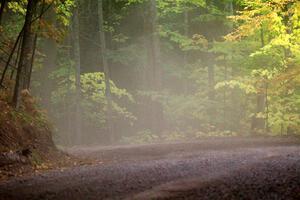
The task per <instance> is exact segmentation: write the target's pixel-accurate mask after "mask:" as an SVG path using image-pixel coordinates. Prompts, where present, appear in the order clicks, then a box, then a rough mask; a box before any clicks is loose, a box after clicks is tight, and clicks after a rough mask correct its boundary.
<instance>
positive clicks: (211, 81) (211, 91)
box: [207, 53, 216, 126]
mask: <svg viewBox="0 0 300 200" xmlns="http://www.w3.org/2000/svg"><path fill="white" fill-rule="evenodd" d="M207 68H208V69H207V72H208V100H209V104H210V105H209V107H208V109H209V110H208V114H209V123H210V124H211V125H213V126H215V125H216V124H215V106H214V102H215V88H214V87H215V66H214V63H213V55H211V53H209V54H208V58H207Z"/></svg>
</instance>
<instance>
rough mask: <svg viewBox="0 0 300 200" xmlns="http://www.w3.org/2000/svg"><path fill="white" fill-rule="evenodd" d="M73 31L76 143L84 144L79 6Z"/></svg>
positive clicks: (74, 19) (74, 17)
mask: <svg viewBox="0 0 300 200" xmlns="http://www.w3.org/2000/svg"><path fill="white" fill-rule="evenodd" d="M72 25H73V30H72V34H73V35H72V40H73V45H74V46H73V48H74V49H73V51H74V58H73V59H74V63H75V69H76V75H75V88H76V96H75V103H76V108H75V109H76V110H75V112H76V113H75V123H76V125H75V143H76V144H80V143H82V119H81V114H82V112H81V80H80V75H81V64H80V63H81V62H80V44H79V17H78V5H77V7H76V8H75V10H74V16H73V24H72Z"/></svg>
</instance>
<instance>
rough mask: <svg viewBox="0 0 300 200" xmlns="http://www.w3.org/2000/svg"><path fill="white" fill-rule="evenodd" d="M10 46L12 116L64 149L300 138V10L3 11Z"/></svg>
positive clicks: (290, 0) (230, 0) (51, 3)
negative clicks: (41, 127)
mask: <svg viewBox="0 0 300 200" xmlns="http://www.w3.org/2000/svg"><path fill="white" fill-rule="evenodd" d="M0 34H1V37H0V59H1V60H0V62H1V63H0V72H1V73H0V75H1V80H0V84H1V89H0V97H1V107H2V108H1V112H2V111H5V108H4V107H8V108H7V109H8V111H7V112H8V114H11V115H13V116H19V117H21V118H22V120H23V121H25V122H30V123H46V122H45V121H47V123H51V129H52V132H53V137H54V140H55V142H56V143H57V144H60V145H67V146H72V145H76V144H132V143H149V142H150V143H152V142H158V141H174V140H179V139H191V138H202V137H211V136H212V137H216V136H254V137H255V136H260V135H271V136H284V135H297V134H299V130H300V67H299V66H300V3H299V2H298V1H297V0H98V1H96V0H85V1H83V0H19V1H14V0H1V7H0ZM28 109H29V110H30V109H32V110H34V112H32V111H31V113H33V114H28ZM7 112H3V113H1V114H0V121H1V123H6V122H5V120H6V115H7ZM1 115H2V116H1ZM31 115H33V117H32V116H31ZM32 118H34V119H32Z"/></svg>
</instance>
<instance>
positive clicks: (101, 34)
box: [98, 0, 115, 143]
mask: <svg viewBox="0 0 300 200" xmlns="http://www.w3.org/2000/svg"><path fill="white" fill-rule="evenodd" d="M98 18H99V19H98V20H99V38H100V43H101V44H100V45H101V60H102V66H103V70H104V75H105V96H106V99H107V117H106V122H107V134H108V135H109V138H110V142H111V143H113V142H114V141H115V133H114V130H113V124H112V95H111V88H110V69H109V66H108V61H107V50H106V39H105V32H104V19H103V0H99V1H98Z"/></svg>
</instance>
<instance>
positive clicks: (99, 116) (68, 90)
mask: <svg viewBox="0 0 300 200" xmlns="http://www.w3.org/2000/svg"><path fill="white" fill-rule="evenodd" d="M65 72H66V71H65V70H61V69H60V70H59V72H56V73H58V74H59V77H60V76H61V75H62V74H64V73H65ZM104 78H105V77H104V73H102V72H96V73H86V74H83V75H81V101H80V104H81V108H82V110H83V117H84V118H85V120H86V121H87V122H89V123H90V124H91V125H92V126H96V127H99V128H101V127H104V126H105V124H106V120H107V114H106V112H107V109H108V107H107V106H108V104H107V99H106V95H105V81H104ZM66 81H69V84H66ZM110 84H111V92H112V95H113V97H114V101H113V104H112V108H113V120H116V121H117V120H121V119H122V120H125V121H127V123H130V124H133V122H134V121H135V120H136V118H135V116H134V115H133V114H132V113H131V112H129V111H128V110H127V108H126V107H125V106H122V104H125V105H126V104H127V105H128V104H132V103H134V99H133V97H132V95H131V94H129V93H128V92H127V91H126V90H125V89H120V88H118V87H117V86H116V85H115V84H114V82H113V81H110ZM75 95H76V88H75V78H74V76H70V77H69V78H67V79H62V80H61V81H60V84H59V87H58V89H57V90H56V91H55V92H53V94H52V102H53V103H54V104H56V105H57V106H58V107H61V106H59V105H62V104H63V100H64V99H65V98H66V97H67V96H68V98H72V99H74V100H75ZM75 103H76V102H75V101H73V104H71V107H73V108H72V109H75Z"/></svg>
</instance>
